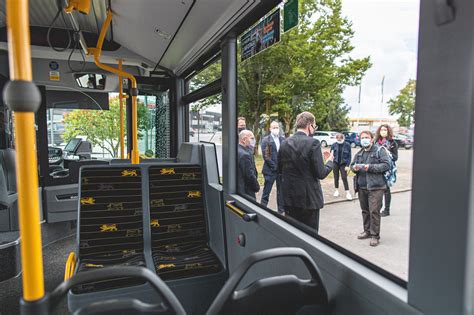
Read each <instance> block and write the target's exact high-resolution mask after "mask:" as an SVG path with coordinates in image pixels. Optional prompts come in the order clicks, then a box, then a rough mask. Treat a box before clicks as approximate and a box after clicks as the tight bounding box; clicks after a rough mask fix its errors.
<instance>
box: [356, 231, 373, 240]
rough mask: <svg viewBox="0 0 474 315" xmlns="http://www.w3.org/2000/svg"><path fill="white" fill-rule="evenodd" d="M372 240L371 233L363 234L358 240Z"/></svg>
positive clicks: (358, 236)
mask: <svg viewBox="0 0 474 315" xmlns="http://www.w3.org/2000/svg"><path fill="white" fill-rule="evenodd" d="M368 238H370V233H369V232H362V233H360V234H359V235H357V239H359V240H365V239H368Z"/></svg>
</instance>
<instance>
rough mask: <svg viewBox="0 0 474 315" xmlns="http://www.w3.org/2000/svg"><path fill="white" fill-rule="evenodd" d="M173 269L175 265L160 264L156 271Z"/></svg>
mask: <svg viewBox="0 0 474 315" xmlns="http://www.w3.org/2000/svg"><path fill="white" fill-rule="evenodd" d="M173 267H176V265H175V264H160V265H159V266H158V270H161V269H166V268H173Z"/></svg>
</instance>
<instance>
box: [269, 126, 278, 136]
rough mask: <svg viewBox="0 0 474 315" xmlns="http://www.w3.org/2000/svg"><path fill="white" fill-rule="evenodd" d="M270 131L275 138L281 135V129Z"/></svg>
mask: <svg viewBox="0 0 474 315" xmlns="http://www.w3.org/2000/svg"><path fill="white" fill-rule="evenodd" d="M270 131H271V133H272V135H274V136H275V137H277V136H278V135H279V134H280V128H274V129H271V130H270Z"/></svg>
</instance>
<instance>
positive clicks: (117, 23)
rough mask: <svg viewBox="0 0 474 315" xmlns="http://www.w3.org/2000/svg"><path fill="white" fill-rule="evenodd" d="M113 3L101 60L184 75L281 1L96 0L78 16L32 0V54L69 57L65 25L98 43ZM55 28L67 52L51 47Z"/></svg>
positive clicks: (57, 42)
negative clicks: (110, 22)
mask: <svg viewBox="0 0 474 315" xmlns="http://www.w3.org/2000/svg"><path fill="white" fill-rule="evenodd" d="M85 2H88V1H85ZM63 3H64V4H67V3H68V1H67V0H64V2H63ZM109 3H110V5H111V10H112V11H113V12H114V19H113V22H112V24H111V26H110V29H109V31H108V32H107V35H106V38H105V42H104V47H103V53H102V56H101V62H103V63H107V64H113V65H116V64H117V59H118V58H121V59H123V60H124V61H123V64H124V67H125V66H133V67H136V68H139V70H138V71H140V72H141V73H140V75H152V74H153V73H165V74H167V75H171V74H173V75H178V76H180V75H183V74H184V73H189V71H190V69H191V68H192V67H193V66H195V65H196V64H199V63H200V62H201V60H202V58H203V57H205V56H209V57H211V56H212V55H213V54H215V53H216V52H217V51H218V50H219V49H220V47H219V41H220V40H221V39H222V38H223V36H225V34H227V33H228V32H230V31H239V30H242V29H243V28H245V27H248V26H250V24H251V23H253V22H255V20H257V19H258V18H259V17H261V16H262V15H263V14H265V13H266V11H268V10H269V9H270V8H272V7H274V6H275V5H277V4H278V3H279V1H274V0H271V1H263V0H215V1H196V0H180V1H176V0H161V1H159V2H152V1H149V0H136V1H128V0H114V1H105V0H93V1H90V11H89V14H88V15H85V14H80V13H79V12H78V11H73V12H72V13H71V15H73V18H70V17H69V16H67V15H69V14H65V13H64V14H63V13H58V12H60V11H59V8H58V1H57V0H44V1H31V3H30V10H29V11H30V29H31V43H32V57H33V58H41V59H54V60H68V58H69V55H70V51H71V49H64V48H65V47H66V46H68V42H69V40H68V36H69V35H67V32H66V31H65V29H68V30H73V29H74V28H76V27H77V26H78V27H79V29H80V30H81V33H82V38H83V41H84V42H85V44H87V46H88V47H95V44H96V43H97V39H98V34H99V33H100V30H101V28H102V25H103V23H104V21H105V19H106V14H107V9H108V5H109ZM4 4H5V0H0V8H1V9H0V10H2V9H3V8H4V7H5V6H4ZM0 13H4V12H1V11H0ZM125 13H126V14H125ZM250 13H254V14H250ZM249 14H250V15H249ZM63 15H64V18H63ZM4 16H5V15H4V14H0V50H7V43H6V42H7V39H6V25H5V18H4ZM243 16H246V19H245V20H243V19H242V17H243ZM55 17H57V18H56V19H55ZM203 17H207V18H203ZM74 21H75V22H74ZM138 21H139V23H138ZM53 22H54V23H53ZM75 24H76V27H75V26H74V25H75ZM49 27H51V28H52V29H51V31H50V43H51V44H53V46H54V47H56V48H59V49H57V50H63V49H64V51H55V50H53V49H51V48H50V46H49V44H48V40H47V36H46V35H47V33H48V28H49ZM72 42H74V41H72ZM79 46H80V45H78V46H77V48H76V51H75V52H74V53H73V54H72V56H71V60H72V61H77V62H79V61H82V56H81V54H80V53H79V50H80V47H79ZM61 48H62V49H61ZM86 61H88V62H93V57H92V56H86ZM191 71H192V70H191Z"/></svg>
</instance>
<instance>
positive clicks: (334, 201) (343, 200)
mask: <svg viewBox="0 0 474 315" xmlns="http://www.w3.org/2000/svg"><path fill="white" fill-rule="evenodd" d="M407 191H411V188H405V189H399V190H393V191H392V194H399V193H404V192H407ZM355 200H357V198H352V200H347V199H341V200H332V201H328V202H325V203H324V205H325V206H326V205H332V204H335V203H342V202H353V201H355Z"/></svg>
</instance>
